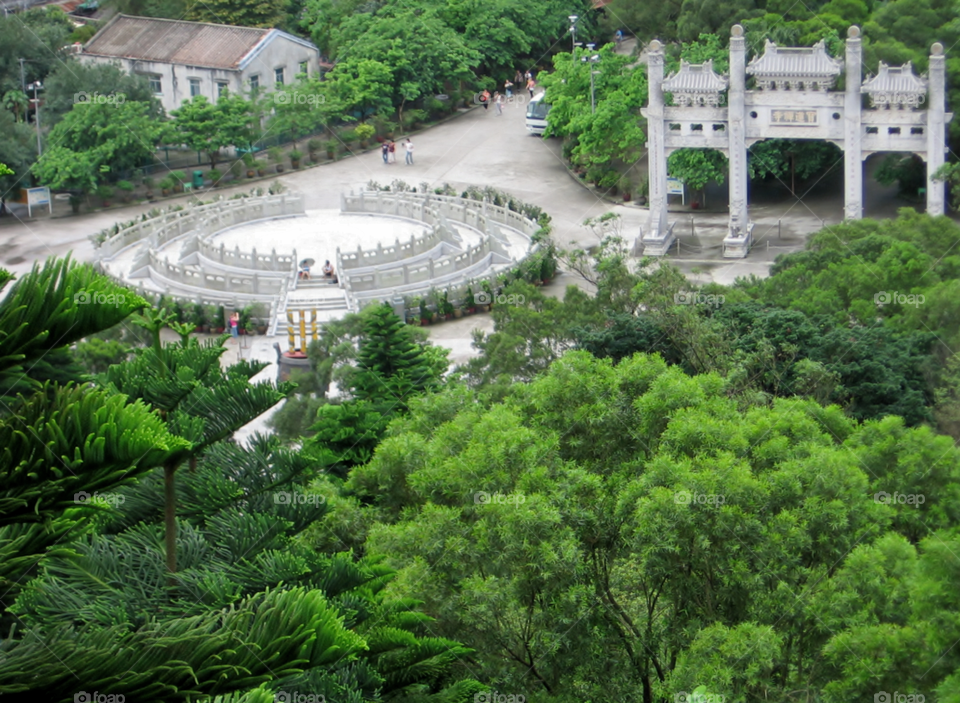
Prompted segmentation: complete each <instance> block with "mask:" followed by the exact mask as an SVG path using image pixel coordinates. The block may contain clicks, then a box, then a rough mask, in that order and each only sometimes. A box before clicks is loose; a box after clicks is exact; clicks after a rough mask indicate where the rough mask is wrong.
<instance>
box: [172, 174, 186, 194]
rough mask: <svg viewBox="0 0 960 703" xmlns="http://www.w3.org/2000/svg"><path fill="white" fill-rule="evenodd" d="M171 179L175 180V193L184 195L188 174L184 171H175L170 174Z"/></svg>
mask: <svg viewBox="0 0 960 703" xmlns="http://www.w3.org/2000/svg"><path fill="white" fill-rule="evenodd" d="M170 178H172V179H173V192H174V193H182V192H183V184H184V181H186V180H187V174H185V173H184V172H183V171H174V172H173V173H171V174H170Z"/></svg>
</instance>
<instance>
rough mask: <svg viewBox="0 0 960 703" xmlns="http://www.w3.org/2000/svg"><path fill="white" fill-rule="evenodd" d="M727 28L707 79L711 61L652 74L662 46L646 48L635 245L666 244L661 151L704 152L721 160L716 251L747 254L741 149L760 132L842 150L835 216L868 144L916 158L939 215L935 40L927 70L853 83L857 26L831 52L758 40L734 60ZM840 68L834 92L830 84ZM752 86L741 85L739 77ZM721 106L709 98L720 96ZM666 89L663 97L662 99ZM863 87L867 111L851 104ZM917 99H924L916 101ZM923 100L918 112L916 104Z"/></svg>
mask: <svg viewBox="0 0 960 703" xmlns="http://www.w3.org/2000/svg"><path fill="white" fill-rule="evenodd" d="M730 34H731V36H730V74H729V76H721V75H718V74H717V73H716V72H714V70H713V66H712V62H707V63H704V64H689V63H686V62H685V61H683V62H681V65H680V70H679V71H677V72H676V73H674V74H672V75H670V76H669V77H667V78H666V79H665V78H664V70H663V46H662V44H660V42H659V41H656V40H654V41H652V42H650V45H649V46H648V48H647V57H648V60H647V71H648V75H649V102H648V106H647V107H646V108H644V109H642V110H641V114H643V116H644V117H646V118H647V135H648V142H647V149H648V155H647V159H648V164H649V166H648V168H649V185H650V219H649V221H648V223H647V226H646V228H645V229H644V228H641V232H640V237H639V240H638V244H640V246H639V247H637V249H638V250H639V251H642V252H643V253H644V254H648V255H654V256H663V255H665V254H666V253H667V252H668V250H669V249H670V245H671V244H672V243H673V242H674V240H675V236H674V234H673V223H669V222H668V221H667V156H669V155H670V153H671V152H673V151H676V150H677V149H684V148H699V149H716V150H718V151H721V152H723V153H724V154H725V155H726V156H727V158H728V160H729V169H730V173H729V183H730V224H729V231H728V233H727V235H726V237H725V238H724V240H723V255H724V257H727V258H743V257H745V256H746V255H747V253H748V252H749V251H750V245H751V243H752V239H753V223H752V222H751V221H750V214H749V211H748V208H747V149H748V148H749V147H751V146H752V145H753V144H755V143H756V142H759V141H763V140H764V139H819V140H824V141H828V142H831V143H833V144H836V145H837V146H838V147H840V148H841V149H842V150H843V156H844V182H845V185H844V217H845V218H846V219H848V220H856V219H860V218H861V217H863V161H864V159H866V158H867V157H868V156H870V155H871V154H875V153H878V152H905V153H912V154H917V155H918V156H920V157H921V158H922V159H923V160H924V161H925V162H926V165H927V212H928V213H930V214H931V215H942V214H943V211H944V193H945V185H944V184H943V183H941V182H937V181H934V180H933V179H932V178H931V176H932V174H933V173H934V172H935V171H936V170H937V169H938V168H939V167H940V166H942V165H943V163H944V160H945V156H946V151H947V145H946V125H947V123H948V122H949V121H950V119H951V118H952V117H953V115H952V114H950V113H947V112H946V85H945V71H946V67H945V61H946V58H945V56H944V53H943V46H942V45H941V44H939V43H937V44H934V45H933V46H932V47H931V50H930V67H929V71H928V75H927V77H921V76H917V75H916V74H915V73H914V72H913V68H912V66H911V65H910V64H909V63H907V64H905V65H903V66H887V65H886V64H883V63H881V64H880V69H879V72H878V74H877V75H876V76H873V77H871V78H869V79H868V80H866V81H864V80H863V76H862V70H861V57H862V47H861V40H860V29H859V28H858V27H850V29H849V30H848V32H847V40H846V52H845V53H846V56H845V58H844V59H843V60H841V59H837V58H832V57H831V56H829V55H828V54H827V51H826V47H825V46H824V43H823V41H820V42H819V43H818V44H816V45H815V46H812V47H799V48H798V47H779V46H777V45H776V44H773V43H772V42H770V41H767V43H766V46H765V48H764V52H763V55H761V56H758V57H756V58H755V59H753V60H752V61H751V62H750V64H749V65H748V64H747V63H746V57H747V46H746V40H745V38H744V36H743V27H741V26H740V25H739V24H737V25H734V26H733V28H732V30H731V33H730ZM841 73H845V81H844V86H845V87H844V90H843V92H840V91H832V90H831V89H832V88H833V86H834V84H835V83H836V80H837V78H838V77H839V76H840V74H841ZM748 76H752V77H753V78H754V82H755V88H754V89H753V90H747V89H746V82H747V77H748ZM724 91H726V93H727V101H726V102H727V104H726V106H725V107H724V106H721V103H722V99H721V97H722V93H723V92H724ZM666 93H670V94H672V96H673V103H674V105H672V106H671V105H666V102H665V99H664V95H665V94H666ZM863 94H866V95H867V96H869V102H870V105H871V107H869V108H864V107H863ZM928 96H929V98H928ZM924 105H925V109H920V108H921V107H922V106H924Z"/></svg>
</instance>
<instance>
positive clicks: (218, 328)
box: [210, 305, 227, 334]
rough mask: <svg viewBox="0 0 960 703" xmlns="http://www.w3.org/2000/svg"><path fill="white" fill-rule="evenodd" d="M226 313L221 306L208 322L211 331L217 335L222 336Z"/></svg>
mask: <svg viewBox="0 0 960 703" xmlns="http://www.w3.org/2000/svg"><path fill="white" fill-rule="evenodd" d="M226 319H227V312H226V310H224V309H223V306H222V305H218V306H217V312H216V314H215V315H214V316H213V318H211V320H210V327H211V329H212V330H213V331H214V332H216V333H217V334H223V330H224V328H225V327H226Z"/></svg>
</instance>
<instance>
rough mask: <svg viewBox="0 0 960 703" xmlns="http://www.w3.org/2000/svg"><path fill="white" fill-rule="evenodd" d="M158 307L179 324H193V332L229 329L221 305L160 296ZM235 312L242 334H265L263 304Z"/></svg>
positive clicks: (265, 318)
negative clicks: (172, 316)
mask: <svg viewBox="0 0 960 703" xmlns="http://www.w3.org/2000/svg"><path fill="white" fill-rule="evenodd" d="M157 307H158V308H164V307H165V308H167V310H170V311H171V312H172V313H173V315H174V317H175V318H176V321H177V322H179V323H181V324H188V325H193V327H194V332H198V333H203V334H209V333H213V334H223V332H225V331H229V327H228V325H229V319H228V317H229V316H228V315H227V312H226V308H225V307H224V306H223V305H201V304H200V303H191V302H189V301H181V300H178V299H175V298H169V297H167V296H161V297H160V299H159V301H157ZM237 312H239V313H240V320H239V325H238V327H239V332H240V334H244V335H254V334H266V333H267V327H268V324H267V315H268V313H269V311H268V310H267V308H266V306H265V305H262V304H259V303H257V304H253V305H248V306H246V307H244V308H242V309H240V310H238V311H237Z"/></svg>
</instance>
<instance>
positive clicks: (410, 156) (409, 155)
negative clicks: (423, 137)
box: [403, 137, 413, 166]
mask: <svg viewBox="0 0 960 703" xmlns="http://www.w3.org/2000/svg"><path fill="white" fill-rule="evenodd" d="M403 148H404V150H405V151H406V152H407V158H406V163H407V164H408V165H410V166H413V142H411V141H410V137H407V141H406V143H405V144H404V145H403Z"/></svg>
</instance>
